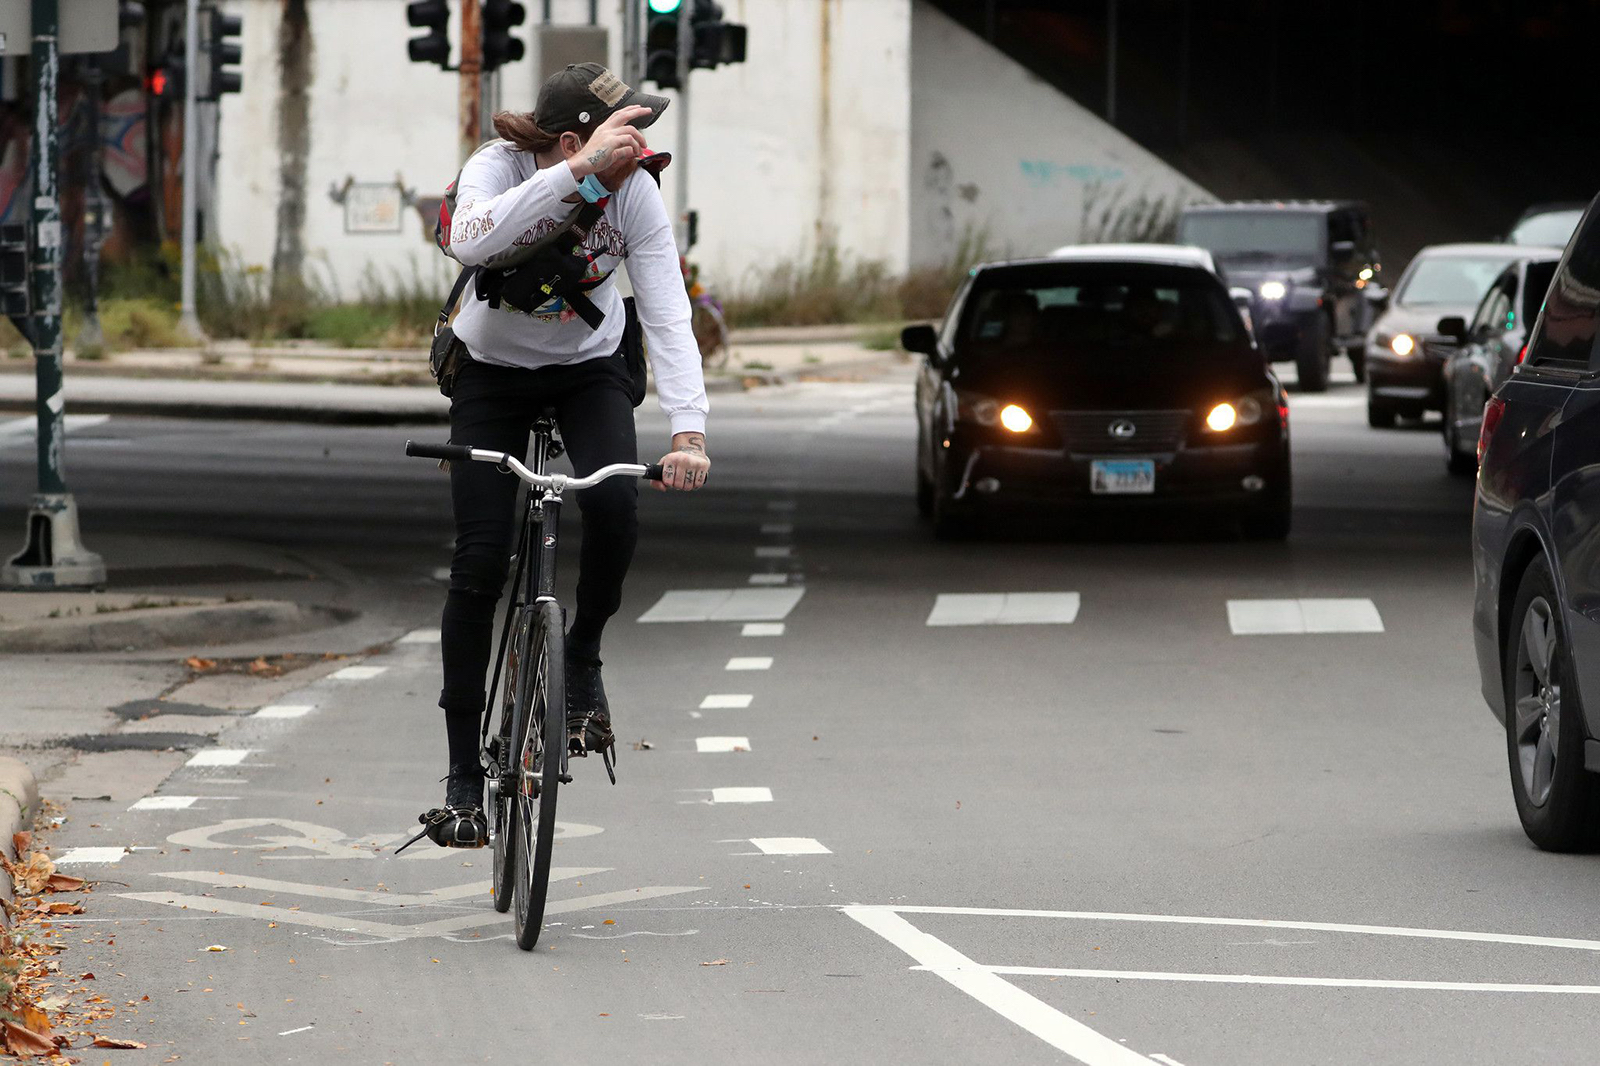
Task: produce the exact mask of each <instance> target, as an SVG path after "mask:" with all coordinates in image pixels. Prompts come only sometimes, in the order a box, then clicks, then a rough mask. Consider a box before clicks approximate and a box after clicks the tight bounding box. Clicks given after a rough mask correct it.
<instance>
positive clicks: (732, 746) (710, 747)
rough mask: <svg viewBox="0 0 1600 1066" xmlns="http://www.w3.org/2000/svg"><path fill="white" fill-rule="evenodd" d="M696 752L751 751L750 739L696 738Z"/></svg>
mask: <svg viewBox="0 0 1600 1066" xmlns="http://www.w3.org/2000/svg"><path fill="white" fill-rule="evenodd" d="M694 750H695V751H697V752H700V753H702V754H715V753H718V752H730V751H749V750H750V738H749V737H695V738H694Z"/></svg>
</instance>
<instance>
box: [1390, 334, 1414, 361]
mask: <svg viewBox="0 0 1600 1066" xmlns="http://www.w3.org/2000/svg"><path fill="white" fill-rule="evenodd" d="M1389 350H1390V351H1391V352H1393V353H1394V354H1395V355H1398V356H1402V357H1403V356H1407V355H1410V354H1411V353H1412V352H1414V351H1416V350H1417V339H1416V338H1415V337H1413V336H1412V335H1411V334H1409V333H1396V334H1395V335H1394V339H1392V340H1391V341H1389Z"/></svg>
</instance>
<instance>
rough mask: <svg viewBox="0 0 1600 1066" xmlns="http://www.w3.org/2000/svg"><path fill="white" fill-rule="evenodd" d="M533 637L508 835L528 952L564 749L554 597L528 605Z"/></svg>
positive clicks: (522, 940)
mask: <svg viewBox="0 0 1600 1066" xmlns="http://www.w3.org/2000/svg"><path fill="white" fill-rule="evenodd" d="M530 613H533V614H534V619H533V626H532V630H533V632H532V639H531V640H530V641H529V652H528V656H527V659H526V660H525V669H527V670H528V671H529V672H530V673H531V675H532V676H531V678H530V680H529V685H528V698H527V699H526V700H523V701H522V706H521V713H520V714H519V715H518V724H517V725H516V726H515V727H513V729H512V739H513V745H512V748H511V751H512V754H513V758H512V763H511V778H510V781H509V783H508V790H509V792H510V795H511V801H512V802H511V815H510V822H511V840H512V849H513V852H514V854H515V862H516V876H515V881H516V886H515V891H514V893H513V894H514V896H515V902H516V911H515V919H516V934H517V947H519V948H521V949H522V950H524V951H532V950H533V946H534V945H535V944H537V943H538V942H539V934H540V932H542V931H543V929H544V903H545V894H546V893H547V892H548V891H549V888H550V851H551V848H552V847H553V846H554V845H555V838H556V790H557V789H558V787H559V786H560V783H561V764H562V761H563V758H562V757H563V754H564V753H565V751H566V747H567V745H566V735H567V732H566V706H567V688H566V676H565V664H566V660H565V658H564V657H563V650H562V648H563V636H562V625H561V608H560V607H558V606H557V605H556V604H555V603H553V602H549V601H547V602H545V603H541V604H539V605H538V606H537V607H536V608H534V609H533V612H530Z"/></svg>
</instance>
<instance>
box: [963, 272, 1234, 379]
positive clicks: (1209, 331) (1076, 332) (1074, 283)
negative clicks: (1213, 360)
mask: <svg viewBox="0 0 1600 1066" xmlns="http://www.w3.org/2000/svg"><path fill="white" fill-rule="evenodd" d="M991 274H992V275H993V276H992V277H991V276H985V277H981V278H979V282H978V285H977V286H976V287H975V289H974V292H973V294H972V297H971V299H970V300H969V302H968V306H967V310H966V313H965V315H964V316H963V322H962V326H961V331H960V339H961V346H962V348H963V349H964V351H965V352H967V353H970V354H971V355H972V356H973V357H975V358H978V359H987V358H990V357H994V356H1001V355H1011V354H1016V355H1021V356H1030V355H1033V356H1037V355H1044V356H1046V357H1048V358H1051V359H1061V358H1063V357H1072V356H1078V355H1084V356H1089V357H1091V358H1094V357H1106V358H1111V357H1116V358H1121V357H1124V356H1127V357H1142V356H1157V357H1169V356H1170V357H1177V358H1181V357H1182V353H1184V352H1185V351H1186V350H1190V351H1192V350H1193V349H1194V348H1196V347H1215V346H1217V345H1225V344H1234V343H1237V342H1240V341H1241V340H1242V337H1241V334H1240V325H1239V319H1238V315H1237V313H1236V312H1235V311H1234V309H1233V306H1232V304H1231V303H1229V301H1228V297H1227V293H1226V292H1224V291H1223V288H1222V286H1221V284H1220V283H1218V281H1217V280H1216V278H1214V277H1212V276H1211V275H1210V274H1208V273H1206V272H1205V271H1201V270H1195V269H1190V268H1186V267H1160V266H1145V265H1142V264H1100V263H1088V264H1081V265H1079V264H1073V265H1070V266H1068V265H1065V264H1063V265H1062V266H1059V267H1026V268H1021V269H1017V270H1004V269H1003V270H998V271H992V272H991Z"/></svg>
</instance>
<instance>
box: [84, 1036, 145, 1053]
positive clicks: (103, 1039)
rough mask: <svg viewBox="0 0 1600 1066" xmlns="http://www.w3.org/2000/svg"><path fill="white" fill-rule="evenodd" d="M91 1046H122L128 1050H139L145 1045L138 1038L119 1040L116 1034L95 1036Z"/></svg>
mask: <svg viewBox="0 0 1600 1066" xmlns="http://www.w3.org/2000/svg"><path fill="white" fill-rule="evenodd" d="M90 1046H91V1047H109V1048H122V1049H124V1050H127V1051H137V1050H139V1049H140V1048H142V1047H144V1045H143V1044H141V1043H139V1041H137V1040H118V1039H117V1038H116V1037H114V1036H97V1037H95V1038H94V1043H93V1044H91V1045H90Z"/></svg>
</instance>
